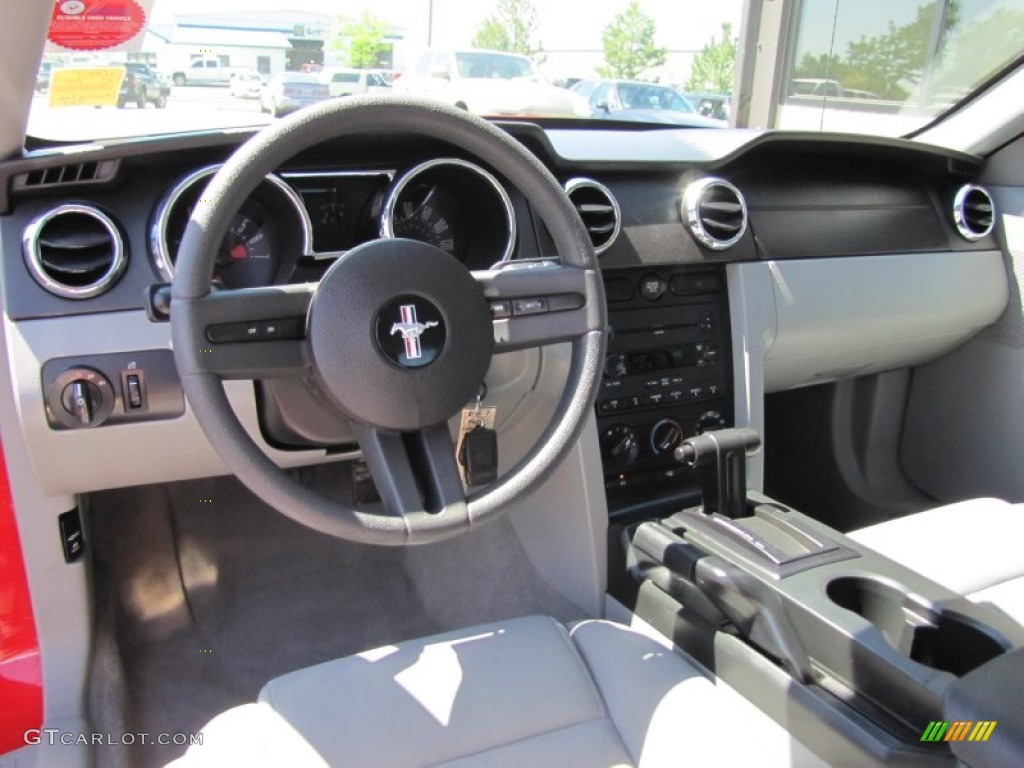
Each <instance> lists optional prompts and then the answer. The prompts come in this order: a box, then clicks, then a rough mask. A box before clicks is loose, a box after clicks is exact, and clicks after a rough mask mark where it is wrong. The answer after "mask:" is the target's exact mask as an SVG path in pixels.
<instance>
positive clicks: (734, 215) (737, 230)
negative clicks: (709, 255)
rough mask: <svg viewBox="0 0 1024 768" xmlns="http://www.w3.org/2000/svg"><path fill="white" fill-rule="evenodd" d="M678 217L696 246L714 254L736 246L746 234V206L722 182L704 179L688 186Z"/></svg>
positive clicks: (741, 198)
mask: <svg viewBox="0 0 1024 768" xmlns="http://www.w3.org/2000/svg"><path fill="white" fill-rule="evenodd" d="M681 214H682V217H683V221H684V222H685V223H686V226H687V228H688V229H689V230H690V234H692V235H693V236H694V238H695V239H696V240H697V242H698V243H700V244H701V245H703V246H704V247H705V248H710V249H712V250H714V251H724V250H725V249H726V248H731V247H732V246H734V245H736V243H738V242H739V240H740V238H741V237H743V233H744V232H746V231H747V203H746V201H745V200H744V199H743V195H742V194H741V193H740V191H739V190H738V189H736V187H734V186H733V185H732V184H730V183H729V182H728V181H726V180H725V179H719V178H715V177H708V178H704V179H700V180H698V181H695V182H693V183H692V184H690V185H689V186H688V187H687V188H686V192H684V193H683V201H682V205H681Z"/></svg>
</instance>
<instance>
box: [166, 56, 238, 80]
mask: <svg viewBox="0 0 1024 768" xmlns="http://www.w3.org/2000/svg"><path fill="white" fill-rule="evenodd" d="M245 71H246V67H225V66H224V65H222V64H221V63H220V60H219V59H216V58H202V59H193V60H192V61H190V62H189V63H188V66H186V67H184V68H182V69H172V70H171V72H172V74H171V80H172V81H173V82H174V84H175V85H177V86H182V85H227V84H228V82H229V81H230V80H231V76H232V75H234V74H239V73H242V72H245Z"/></svg>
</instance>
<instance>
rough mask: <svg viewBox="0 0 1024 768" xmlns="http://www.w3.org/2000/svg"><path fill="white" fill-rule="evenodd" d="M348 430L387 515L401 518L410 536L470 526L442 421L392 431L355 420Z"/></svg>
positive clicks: (446, 426) (452, 449)
mask: <svg viewBox="0 0 1024 768" xmlns="http://www.w3.org/2000/svg"><path fill="white" fill-rule="evenodd" d="M353 429H354V430H355V433H356V440H358V442H359V445H360V447H361V448H362V451H363V459H364V460H365V461H366V464H367V466H368V467H369V468H370V475H371V476H372V477H373V481H374V484H375V485H376V486H377V492H378V493H379V494H380V497H381V500H382V501H383V502H384V507H385V509H386V510H387V511H388V513H389V514H391V515H397V516H401V517H402V518H404V519H405V520H406V522H407V526H408V530H409V531H410V536H413V535H417V536H419V535H422V534H426V536H427V537H428V538H429V532H430V530H431V529H451V527H452V526H453V525H454V526H458V525H459V524H460V521H462V524H464V525H467V526H468V524H469V516H468V513H467V509H466V494H465V492H464V491H463V488H462V480H461V478H460V477H459V470H458V466H457V464H456V462H455V445H454V443H453V442H452V438H451V434H450V433H449V432H448V425H447V424H439V425H437V426H434V427H430V428H428V429H423V430H420V431H418V432H409V433H401V432H391V431H386V430H382V429H378V428H376V427H372V426H369V425H367V424H361V423H358V422H357V423H355V424H353Z"/></svg>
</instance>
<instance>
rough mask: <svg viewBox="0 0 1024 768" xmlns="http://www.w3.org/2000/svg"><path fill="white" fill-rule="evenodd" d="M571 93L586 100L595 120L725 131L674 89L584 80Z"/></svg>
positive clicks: (718, 121) (721, 122) (633, 81)
mask: <svg viewBox="0 0 1024 768" xmlns="http://www.w3.org/2000/svg"><path fill="white" fill-rule="evenodd" d="M570 92H571V93H573V94H575V95H576V96H578V97H580V98H582V99H585V100H586V104H587V108H588V109H589V114H590V115H591V116H592V117H596V118H605V119H612V120H626V121H630V122H642V123H668V124H670V125H680V126H687V127H691V128H722V127H725V122H724V121H722V120H716V119H714V118H710V117H704V116H703V115H700V114H698V113H697V110H696V108H694V106H693V104H691V103H690V102H689V101H688V100H687V99H686V98H685V97H683V96H682V95H681V94H680V93H679V92H678V91H676V90H675V89H674V88H669V87H668V86H667V85H657V84H655V83H645V82H640V81H636V80H583V81H581V82H579V83H576V85H574V86H573V87H572V88H571V89H570Z"/></svg>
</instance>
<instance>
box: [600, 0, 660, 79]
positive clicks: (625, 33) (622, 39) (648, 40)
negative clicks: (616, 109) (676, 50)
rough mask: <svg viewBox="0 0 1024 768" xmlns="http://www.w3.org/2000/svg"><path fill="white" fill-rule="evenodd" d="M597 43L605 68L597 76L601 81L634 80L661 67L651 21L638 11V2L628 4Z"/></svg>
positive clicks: (634, 0)
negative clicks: (602, 55)
mask: <svg viewBox="0 0 1024 768" xmlns="http://www.w3.org/2000/svg"><path fill="white" fill-rule="evenodd" d="M601 40H602V42H603V43H604V62H605V66H603V67H598V72H600V73H601V75H602V76H604V77H615V78H622V79H625V80H636V79H637V78H638V77H640V75H641V74H642V73H643V72H645V71H646V70H648V69H651V68H652V67H658V66H661V65H662V64H664V63H665V54H666V51H665V49H664V48H659V47H658V46H656V45H655V44H654V19H652V18H651V17H650V16H648V15H647V14H645V13H644V12H643V11H642V10H640V3H639V2H638V0H630V3H629V5H628V6H626V10H624V11H622V12H621V13H618V14H616V15H615V18H614V19H612V21H611V23H610V24H608V26H606V27H605V28H604V32H603V33H602V35H601Z"/></svg>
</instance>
